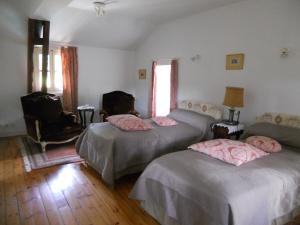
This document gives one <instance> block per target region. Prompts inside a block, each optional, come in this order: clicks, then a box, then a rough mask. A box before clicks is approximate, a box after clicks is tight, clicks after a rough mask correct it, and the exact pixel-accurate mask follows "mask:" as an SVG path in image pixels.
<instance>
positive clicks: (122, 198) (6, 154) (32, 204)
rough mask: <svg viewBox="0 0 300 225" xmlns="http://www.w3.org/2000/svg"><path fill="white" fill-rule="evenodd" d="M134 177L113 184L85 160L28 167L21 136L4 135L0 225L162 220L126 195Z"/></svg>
mask: <svg viewBox="0 0 300 225" xmlns="http://www.w3.org/2000/svg"><path fill="white" fill-rule="evenodd" d="M135 180H136V177H133V178H132V177H131V178H128V179H122V180H121V181H119V182H118V184H117V186H116V188H115V190H111V189H109V188H108V187H107V186H105V185H104V184H103V183H102V181H101V178H100V176H99V175H98V174H97V173H96V172H95V171H93V170H92V169H90V168H87V167H86V166H84V165H83V164H82V163H74V164H68V165H61V166H54V167H49V168H44V169H40V170H34V171H31V172H30V173H27V172H26V171H25V170H24V165H23V160H22V157H21V154H20V152H19V146H18V141H17V138H1V139H0V225H14V224H20V225H26V224H30V225H73V224H74V225H158V223H157V222H156V221H155V220H154V219H153V218H152V217H151V216H149V215H148V214H147V213H145V212H144V211H143V210H142V209H141V208H140V207H139V204H138V202H136V201H134V200H131V199H128V194H129V192H130V190H131V188H132V186H133V184H134V182H135Z"/></svg>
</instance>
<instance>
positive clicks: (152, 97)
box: [149, 61, 157, 117]
mask: <svg viewBox="0 0 300 225" xmlns="http://www.w3.org/2000/svg"><path fill="white" fill-rule="evenodd" d="M156 66H157V62H156V61H153V62H152V77H151V89H150V90H151V92H150V99H149V108H150V116H151V117H155V116H156V79H157V78H156Z"/></svg>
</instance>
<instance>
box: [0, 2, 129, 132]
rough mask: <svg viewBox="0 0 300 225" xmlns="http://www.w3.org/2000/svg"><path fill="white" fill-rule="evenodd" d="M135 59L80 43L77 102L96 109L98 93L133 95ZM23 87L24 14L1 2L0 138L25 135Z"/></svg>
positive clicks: (25, 41) (24, 92)
mask: <svg viewBox="0 0 300 225" xmlns="http://www.w3.org/2000/svg"><path fill="white" fill-rule="evenodd" d="M134 59H135V58H134V52H130V51H120V50H114V49H100V48H90V47H84V46H79V47H78V60H79V87H78V88H79V104H91V105H94V106H96V107H97V108H98V106H99V100H100V95H101V96H102V93H104V92H108V91H112V90H116V89H118V90H124V91H128V92H130V93H133V94H134V91H133V85H132V84H133V73H134V70H135V61H134ZM26 88H27V16H25V15H22V13H20V12H16V11H15V10H14V8H13V7H11V6H10V5H9V4H6V3H5V2H0V137H3V136H11V135H18V134H25V124H24V121H23V112H22V107H21V103H20V96H22V95H25V94H26ZM97 119H98V118H97V116H96V118H95V121H96V120H97Z"/></svg>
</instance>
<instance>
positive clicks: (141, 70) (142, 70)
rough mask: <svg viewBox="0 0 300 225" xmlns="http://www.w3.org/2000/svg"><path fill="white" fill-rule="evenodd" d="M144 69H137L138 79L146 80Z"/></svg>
mask: <svg viewBox="0 0 300 225" xmlns="http://www.w3.org/2000/svg"><path fill="white" fill-rule="evenodd" d="M146 72H147V71H146V69H140V70H139V79H140V80H146Z"/></svg>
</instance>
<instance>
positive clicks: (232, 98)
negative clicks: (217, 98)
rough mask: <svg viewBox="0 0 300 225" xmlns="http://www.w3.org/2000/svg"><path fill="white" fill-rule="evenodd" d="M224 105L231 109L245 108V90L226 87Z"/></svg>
mask: <svg viewBox="0 0 300 225" xmlns="http://www.w3.org/2000/svg"><path fill="white" fill-rule="evenodd" d="M223 105H226V106H229V107H232V108H233V107H244V88H239V87H226V92H225V97H224V102H223Z"/></svg>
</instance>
